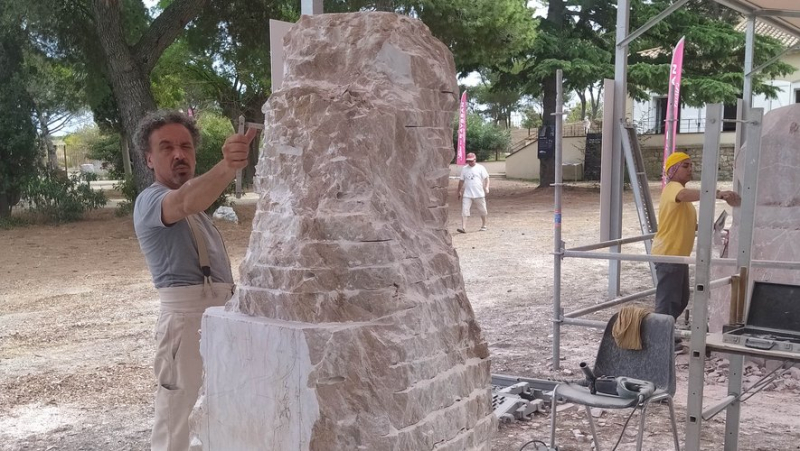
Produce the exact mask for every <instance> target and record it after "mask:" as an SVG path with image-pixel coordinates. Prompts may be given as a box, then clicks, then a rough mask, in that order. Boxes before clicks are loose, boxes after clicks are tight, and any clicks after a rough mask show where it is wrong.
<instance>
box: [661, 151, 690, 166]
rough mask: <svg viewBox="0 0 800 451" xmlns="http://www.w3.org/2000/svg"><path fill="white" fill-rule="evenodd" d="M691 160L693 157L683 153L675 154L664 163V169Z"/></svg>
mask: <svg viewBox="0 0 800 451" xmlns="http://www.w3.org/2000/svg"><path fill="white" fill-rule="evenodd" d="M689 158H691V157H689V155H686V154H685V153H683V152H673V153H672V155H670V156H669V157H667V162H666V163H664V169H665V170H666V169H669V168H671V167H673V166H675V165H676V164H678V163H680V162H681V161H683V160H688V159H689Z"/></svg>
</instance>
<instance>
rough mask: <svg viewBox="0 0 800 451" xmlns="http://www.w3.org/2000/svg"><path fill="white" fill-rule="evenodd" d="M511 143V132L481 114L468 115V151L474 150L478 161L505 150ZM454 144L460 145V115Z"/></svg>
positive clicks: (456, 125)
mask: <svg viewBox="0 0 800 451" xmlns="http://www.w3.org/2000/svg"><path fill="white" fill-rule="evenodd" d="M510 143H511V133H510V132H509V131H508V130H507V129H504V128H501V127H498V126H497V125H495V124H492V123H490V122H486V121H484V120H483V118H482V117H481V116H480V115H477V114H470V115H469V116H468V117H467V142H466V150H467V153H469V152H473V153H474V154H475V156H476V157H477V158H478V161H485V160H487V159H488V158H489V157H490V156H492V154H493V153H495V152H505V151H507V150H508V146H509V144H510ZM453 146H454V148H455V146H458V116H457V115H456V119H455V130H453Z"/></svg>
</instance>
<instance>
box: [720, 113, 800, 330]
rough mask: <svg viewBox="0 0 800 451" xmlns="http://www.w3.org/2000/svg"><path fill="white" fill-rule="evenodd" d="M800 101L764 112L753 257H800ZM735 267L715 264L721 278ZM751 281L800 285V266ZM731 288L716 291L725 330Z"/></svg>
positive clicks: (735, 238) (733, 247)
mask: <svg viewBox="0 0 800 451" xmlns="http://www.w3.org/2000/svg"><path fill="white" fill-rule="evenodd" d="M745 164H746V161H745V158H744V157H743V156H742V157H737V161H736V174H737V178H743V177H744V168H745ZM798 187H800V104H794V105H790V106H786V107H783V108H778V109H775V110H772V111H770V112H768V113H767V114H766V115H765V116H764V122H763V129H762V132H761V157H760V162H759V171H758V192H757V195H756V210H755V223H754V228H753V247H752V250H751V258H752V259H753V260H780V261H789V262H796V261H800V189H798ZM740 212H741V209H739V208H737V209H735V210H734V212H733V213H734V214H733V225H732V226H731V230H730V236H731V240H730V244H729V246H728V256H729V257H735V255H736V252H737V250H738V246H739V228H740V226H739V224H740V221H741V219H742V218H741V217H740ZM731 271H732V270H731V267H727V268H726V269H718V268H715V269H714V271H713V274H715V277H724V276H726V275H730V274H731ZM750 277H751V280H761V281H769V282H777V283H788V284H795V285H800V271H796V270H787V269H762V268H755V269H751V271H750ZM729 306H730V291H729V290H727V289H719V290H714V291H712V301H711V303H710V311H709V314H710V319H711V324H710V327H711V330H712V331H720V330H721V329H722V325H723V324H725V323H727V321H728V311H729Z"/></svg>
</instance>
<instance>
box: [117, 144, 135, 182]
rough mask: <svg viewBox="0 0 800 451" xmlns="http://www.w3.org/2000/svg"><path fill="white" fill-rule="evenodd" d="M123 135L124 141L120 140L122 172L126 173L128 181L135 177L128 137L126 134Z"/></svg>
mask: <svg viewBox="0 0 800 451" xmlns="http://www.w3.org/2000/svg"><path fill="white" fill-rule="evenodd" d="M121 135H122V139H120V140H119V144H120V151H121V152H122V170H123V171H125V178H126V179H128V178H130V177H131V176H132V175H133V171H132V170H131V148H130V146H128V137H127V136H125V134H124V133H122V134H121Z"/></svg>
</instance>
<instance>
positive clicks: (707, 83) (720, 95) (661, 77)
mask: <svg viewBox="0 0 800 451" xmlns="http://www.w3.org/2000/svg"><path fill="white" fill-rule="evenodd" d="M706 3H710V2H696V1H695V2H691V3H690V4H689V6H687V7H686V8H680V9H679V10H677V11H676V12H674V13H673V14H672V15H671V16H670V17H668V18H667V19H666V20H665V21H664V22H662V23H660V24H658V25H656V26H655V27H653V28H652V29H651V30H650V31H648V32H647V33H646V34H645V35H644V36H642V38H640V39H639V40H638V41H634V46H635V47H633V48H632V50H634V51H632V52H631V58H630V67H629V82H630V83H629V84H630V86H629V89H630V92H631V95H632V96H634V97H636V98H639V99H644V98H646V97H647V96H648V92H654V93H656V94H661V95H665V94H667V91H668V83H667V80H668V79H669V67H670V63H671V60H672V48H673V47H674V46H675V45H676V44H677V43H678V41H679V40H680V38H681V37H682V36H685V37H686V40H685V46H684V60H683V61H684V63H683V75H682V80H681V103H683V104H684V105H687V106H692V107H700V106H702V105H704V104H706V103H725V104H728V105H730V104H734V103H736V99H737V98H740V97H741V96H742V89H743V86H744V71H743V67H744V51H745V36H744V33H741V32H738V31H736V30H735V26H736V24H737V23H739V21H740V20H741V17H740V16H738V15H735V14H731V13H730V11H727V12H726V11H723V10H724V8H723V10H721V9H720V7H719V5H712V4H706ZM668 5H669V2H668V1H666V0H654V1H653V2H652V3H646V4H643V5H642V6H641V12H642V15H643V18H644V17H648V18H649V17H652V16H653V15H655V14H657V13H658V12H660V11H663V10H664V9H665V8H666V7H667V6H668ZM645 49H660V51H654V52H647V53H646V54H641V53H638V51H640V50H645ZM781 51H782V48H781V45H780V43H779V42H778V41H776V40H774V39H772V38H768V37H766V36H756V41H755V55H754V56H755V61H754V65H755V66H758V65H760V64H762V63H764V62H766V61H767V60H768V59H770V58H772V57H773V56H775V55H777V54H778V53H780V52H781ZM793 71H794V68H793V67H791V66H789V65H787V64H785V63H782V62H776V63H773V64H771V65H769V66H767V67H766V68H764V70H762V71H761V72H759V73H757V74H755V77H754V80H753V91H754V92H755V93H756V94H765V95H766V96H767V97H775V95H776V93H777V91H776V88H775V87H774V86H771V85H769V84H768V81H769V80H770V79H772V78H775V77H777V76H782V75H786V74H788V73H791V72H793Z"/></svg>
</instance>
